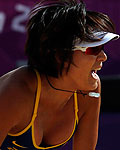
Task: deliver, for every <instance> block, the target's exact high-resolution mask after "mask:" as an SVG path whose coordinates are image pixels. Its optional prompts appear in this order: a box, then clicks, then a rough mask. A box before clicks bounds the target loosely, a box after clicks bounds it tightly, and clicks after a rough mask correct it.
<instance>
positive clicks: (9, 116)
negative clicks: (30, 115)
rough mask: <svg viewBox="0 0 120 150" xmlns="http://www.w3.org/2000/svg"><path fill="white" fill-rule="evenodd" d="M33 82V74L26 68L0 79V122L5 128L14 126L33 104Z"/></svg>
mask: <svg viewBox="0 0 120 150" xmlns="http://www.w3.org/2000/svg"><path fill="white" fill-rule="evenodd" d="M35 81H36V78H35V73H34V72H33V71H31V70H29V69H28V68H27V67H21V68H18V69H16V70H13V71H11V72H9V73H7V74H5V75H4V76H2V77H1V78H0V122H1V121H2V120H3V121H2V123H3V126H6V128H8V127H7V126H9V127H13V126H15V125H16V124H17V123H18V122H19V120H21V119H22V116H23V114H24V113H25V111H29V109H30V107H32V105H33V104H34V101H33V100H34V93H35V86H36V85H35ZM3 118H6V119H5V120H4V119H3ZM1 126H2V125H1ZM1 126H0V127H1ZM1 128H2V127H1Z"/></svg>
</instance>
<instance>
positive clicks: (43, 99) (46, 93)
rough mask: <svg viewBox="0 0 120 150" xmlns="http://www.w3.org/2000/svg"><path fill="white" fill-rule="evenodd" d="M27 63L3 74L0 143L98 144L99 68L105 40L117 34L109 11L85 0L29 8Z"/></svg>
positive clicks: (85, 148)
mask: <svg viewBox="0 0 120 150" xmlns="http://www.w3.org/2000/svg"><path fill="white" fill-rule="evenodd" d="M27 31H28V38H27V42H26V47H25V52H26V55H27V56H28V65H27V66H23V67H20V68H17V69H16V70H13V71H11V72H9V73H7V74H5V75H4V76H2V77H1V78H0V145H1V149H3V150H5V149H12V150H17V149H29V150H33V149H34V150H37V149H42V150H43V149H54V150H59V149H62V148H63V147H64V145H66V144H68V143H69V142H71V141H73V150H95V147H96V143H97V137H98V121H99V111H100V103H101V99H100V79H99V76H98V75H97V71H98V70H100V69H101V68H102V63H103V62H104V61H106V59H107V56H106V54H105V52H104V51H103V50H104V49H103V47H104V44H105V43H107V42H108V41H110V40H112V39H114V38H118V37H119V36H118V35H116V34H113V32H114V26H113V24H112V22H111V20H110V19H109V17H108V16H106V15H104V14H102V13H97V12H92V11H86V9H85V5H84V3H83V2H82V1H80V2H78V1H70V0H66V1H65V0H59V1H56V0H51V1H49V0H45V1H42V2H41V3H39V4H37V5H36V6H35V7H34V8H33V9H32V10H31V13H30V17H29V21H28V25H27Z"/></svg>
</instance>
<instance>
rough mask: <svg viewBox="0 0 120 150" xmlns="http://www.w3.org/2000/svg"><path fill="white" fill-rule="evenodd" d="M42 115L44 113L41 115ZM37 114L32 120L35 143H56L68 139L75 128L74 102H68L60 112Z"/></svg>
mask: <svg viewBox="0 0 120 150" xmlns="http://www.w3.org/2000/svg"><path fill="white" fill-rule="evenodd" d="M43 116H44V115H43ZM46 116H48V117H42V116H41V114H39V115H38V116H37V117H36V120H35V122H34V133H33V134H34V137H35V141H36V144H37V145H40V144H41V143H44V144H46V145H58V144H61V143H63V142H65V141H66V140H68V139H69V138H70V137H71V136H72V134H73V132H74V130H75V111H74V103H73V101H72V102H70V103H69V104H68V105H67V106H66V107H65V108H64V109H63V110H62V111H61V112H60V113H56V114H54V115H53V114H48V115H46Z"/></svg>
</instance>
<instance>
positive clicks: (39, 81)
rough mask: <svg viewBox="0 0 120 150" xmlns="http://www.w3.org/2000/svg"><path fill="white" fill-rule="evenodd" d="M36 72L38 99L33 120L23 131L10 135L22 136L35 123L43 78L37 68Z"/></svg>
mask: <svg viewBox="0 0 120 150" xmlns="http://www.w3.org/2000/svg"><path fill="white" fill-rule="evenodd" d="M35 72H36V75H37V81H38V82H37V92H36V100H35V107H34V112H33V116H32V119H31V122H30V123H29V125H28V126H27V127H26V128H25V129H24V130H22V131H20V132H19V133H17V134H10V133H9V134H8V135H10V136H20V135H22V134H23V133H25V132H26V131H27V130H28V129H29V128H30V127H31V126H32V125H33V123H34V120H35V118H36V116H37V109H38V104H39V99H40V93H41V79H40V75H39V73H38V71H37V70H35Z"/></svg>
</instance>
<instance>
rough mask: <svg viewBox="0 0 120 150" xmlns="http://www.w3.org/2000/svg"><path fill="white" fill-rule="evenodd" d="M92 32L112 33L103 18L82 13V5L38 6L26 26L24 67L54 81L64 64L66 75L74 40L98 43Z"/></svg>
mask: <svg viewBox="0 0 120 150" xmlns="http://www.w3.org/2000/svg"><path fill="white" fill-rule="evenodd" d="M94 31H110V32H114V26H113V23H112V21H111V20H110V19H109V17H108V16H107V15H104V14H102V13H98V12H92V11H86V8H85V4H84V3H83V1H79V0H78V1H77V0H44V1H42V2H40V3H39V4H37V5H36V6H35V7H34V8H33V9H32V10H31V12H30V16H29V20H28V24H27V41H26V46H25V53H26V55H27V57H28V65H29V66H30V67H32V68H36V69H37V70H38V71H39V72H40V73H41V74H46V75H49V76H52V77H58V76H59V75H62V71H63V69H64V64H65V62H67V64H68V66H67V68H66V73H67V72H68V71H69V68H70V65H71V63H72V64H74V62H73V60H72V56H73V51H72V49H73V47H74V40H75V39H77V38H79V39H80V41H82V40H86V41H95V40H98V39H96V38H95V37H94V36H93V32H94Z"/></svg>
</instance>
